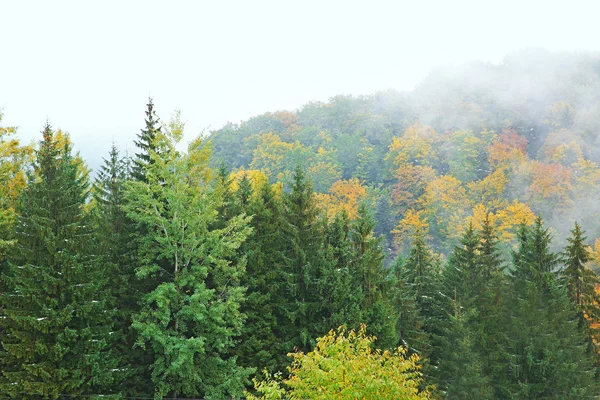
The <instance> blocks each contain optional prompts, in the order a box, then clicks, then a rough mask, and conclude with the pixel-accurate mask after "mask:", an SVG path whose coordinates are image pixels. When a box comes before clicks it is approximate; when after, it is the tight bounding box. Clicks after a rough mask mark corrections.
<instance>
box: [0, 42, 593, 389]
mask: <svg viewBox="0 0 600 400" xmlns="http://www.w3.org/2000/svg"><path fill="white" fill-rule="evenodd" d="M599 86H600V57H598V56H596V55H590V54H556V53H547V52H541V51H529V52H523V53H515V54H513V55H510V56H509V57H507V58H506V60H505V61H504V62H503V63H501V64H499V65H488V64H480V63H474V64H469V65H465V66H460V67H456V68H444V69H439V70H436V71H434V72H432V73H431V75H430V76H429V77H428V78H427V79H426V80H425V81H424V82H422V83H421V84H420V85H419V86H418V87H417V88H415V89H414V90H413V91H411V92H407V93H399V92H394V91H388V92H382V93H377V94H374V95H371V96H362V97H353V96H338V97H334V98H332V99H331V100H330V101H329V102H327V103H313V104H308V105H306V106H304V107H302V108H301V109H300V110H297V111H293V112H291V111H290V112H288V111H279V112H273V113H267V114H264V115H261V116H257V117H254V118H252V119H250V120H248V121H245V122H242V123H240V124H239V125H233V124H229V125H227V126H225V127H223V128H222V129H220V130H217V131H214V132H211V133H210V135H209V136H208V137H199V138H197V139H195V140H193V141H192V142H191V143H189V144H188V146H187V149H185V150H183V149H182V146H181V145H180V142H181V140H182V138H183V135H184V130H185V124H184V123H183V122H182V120H181V116H180V114H179V113H175V114H174V115H173V117H172V118H171V120H170V121H169V122H168V123H163V122H161V120H160V119H159V117H158V115H157V113H156V110H155V109H154V104H153V102H152V100H151V99H150V100H149V102H148V104H147V106H146V120H145V124H143V123H141V125H142V126H143V128H142V129H141V131H140V133H139V135H138V138H137V140H136V142H135V147H136V154H135V155H133V156H132V157H125V156H123V155H122V153H121V152H120V150H119V149H117V148H116V147H114V146H113V148H112V149H111V151H110V152H109V154H107V155H106V157H105V162H104V164H103V166H102V167H101V169H100V170H99V171H97V172H96V174H95V179H93V180H92V179H91V178H90V171H89V169H88V168H87V166H86V164H85V161H84V160H83V159H81V157H80V156H79V155H78V154H77V153H76V152H75V151H74V150H73V144H72V143H71V140H70V138H69V135H68V134H66V133H64V132H61V131H60V130H58V131H57V130H54V129H53V128H52V127H51V126H50V125H49V124H46V125H45V126H44V127H43V130H42V135H41V140H40V141H39V142H38V143H36V144H32V145H25V144H23V143H20V142H19V140H18V137H17V136H16V133H17V132H16V130H15V129H14V128H11V127H2V128H0V188H1V190H0V274H1V275H0V276H1V278H2V279H1V281H0V369H1V370H0V371H1V373H0V397H2V398H15V399H21V398H28V399H58V398H74V397H81V398H115V399H118V398H155V399H162V398H179V399H184V398H197V397H202V398H214V399H219V398H244V397H247V398H264V399H283V398H292V399H294V398H307V397H313V398H357V397H358V398H375V397H376V398H382V399H383V398H389V399H393V398H400V397H401V398H414V399H436V398H448V399H471V398H473V399H506V398H515V399H531V398H544V399H546V398H548V399H566V398H576V399H584V398H591V397H594V396H597V395H598V394H599V393H600V385H599V383H600V381H599V380H598V371H599V370H598V366H599V365H600V358H599V353H598V348H597V345H598V343H599V340H600V303H599V300H600V299H599V297H598V296H599V290H598V276H597V274H596V272H594V271H595V270H596V269H597V268H598V266H599V263H600V241H599V240H598V239H597V238H598V237H600V228H599V222H600V221H599V218H600V214H599V212H598V205H597V203H598V201H597V200H598V194H599V191H600V181H599V180H600V169H599V167H598V164H597V162H598V160H599V158H600V149H598V144H599V143H598V142H597V140H598V132H600V131H599V130H598V128H600V125H599V124H600V113H599V111H600V108H599V106H600V102H599V100H600V98H599V96H600V91H598V89H599ZM0 122H1V119H0Z"/></svg>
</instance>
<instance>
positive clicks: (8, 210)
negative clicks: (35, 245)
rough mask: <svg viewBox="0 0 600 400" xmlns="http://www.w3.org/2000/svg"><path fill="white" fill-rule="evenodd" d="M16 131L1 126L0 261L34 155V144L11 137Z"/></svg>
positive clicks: (0, 119)
mask: <svg viewBox="0 0 600 400" xmlns="http://www.w3.org/2000/svg"><path fill="white" fill-rule="evenodd" d="M1 121H2V113H0V122H1ZM15 133H16V129H15V128H13V127H1V126H0V261H1V259H2V257H3V256H2V255H3V253H4V247H6V246H7V245H8V244H9V243H8V242H7V241H6V240H5V238H6V232H7V230H8V229H10V227H11V226H12V224H13V223H14V221H15V218H16V211H15V208H16V205H17V202H18V200H19V198H20V195H21V192H22V191H23V189H24V188H25V186H26V185H27V178H26V175H25V168H26V165H28V164H29V163H30V161H31V157H32V156H33V147H32V146H22V145H21V144H20V143H19V140H18V139H13V138H10V136H12V135H13V134H15Z"/></svg>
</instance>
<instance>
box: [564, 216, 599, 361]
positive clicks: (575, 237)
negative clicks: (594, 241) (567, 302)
mask: <svg viewBox="0 0 600 400" xmlns="http://www.w3.org/2000/svg"><path fill="white" fill-rule="evenodd" d="M584 234H585V232H584V231H582V230H581V226H579V224H578V223H577V222H576V223H575V227H574V228H573V229H572V230H571V235H572V236H571V237H570V238H567V241H568V245H567V246H566V248H565V250H564V252H563V255H564V260H565V264H566V265H565V266H566V268H565V270H564V271H563V277H564V279H565V280H566V283H567V287H568V292H569V298H570V299H571V301H572V302H573V304H575V307H576V309H577V311H578V316H579V327H580V328H581V329H582V330H583V331H584V332H586V333H587V337H588V343H589V344H588V347H589V352H590V353H592V354H595V355H597V353H598V352H597V347H596V343H598V340H599V339H600V337H598V334H597V333H596V330H592V329H590V322H597V321H600V298H599V296H598V294H597V292H596V285H597V284H598V283H599V279H598V276H597V275H596V274H595V273H594V272H593V271H592V270H590V269H588V268H586V263H587V262H588V261H589V260H590V258H591V257H590V254H589V251H588V249H587V247H586V246H585V244H584V243H585V240H586V239H587V237H585V236H584Z"/></svg>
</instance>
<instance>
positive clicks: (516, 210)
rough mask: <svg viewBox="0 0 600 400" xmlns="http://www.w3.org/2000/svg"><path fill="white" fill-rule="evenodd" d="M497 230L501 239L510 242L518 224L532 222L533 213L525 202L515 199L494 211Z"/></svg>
mask: <svg viewBox="0 0 600 400" xmlns="http://www.w3.org/2000/svg"><path fill="white" fill-rule="evenodd" d="M496 218H497V232H498V236H499V238H500V240H501V241H505V242H510V241H511V240H513V239H514V238H515V236H516V233H517V229H518V227H519V225H520V224H522V223H525V224H526V225H531V224H533V222H534V220H535V214H534V213H533V211H531V208H529V205H527V204H526V203H520V202H519V201H517V200H515V201H513V202H512V203H511V204H509V205H508V206H507V207H506V208H504V209H502V210H499V211H498V212H496Z"/></svg>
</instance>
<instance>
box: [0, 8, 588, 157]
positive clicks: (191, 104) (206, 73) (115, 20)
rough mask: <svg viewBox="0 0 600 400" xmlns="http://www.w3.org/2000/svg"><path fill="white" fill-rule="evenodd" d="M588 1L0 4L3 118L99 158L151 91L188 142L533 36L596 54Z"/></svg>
mask: <svg viewBox="0 0 600 400" xmlns="http://www.w3.org/2000/svg"><path fill="white" fill-rule="evenodd" d="M599 11H600V3H599V2H597V1H594V0H589V1H574V0H571V1H528V0H519V1H507V0H503V1H484V0H478V1H458V0H452V1H450V0H440V1H420V0H409V1H401V0H397V1H374V0H368V1H349V0H345V1H327V0H320V1H307V0H303V1H284V0H279V1H259V0H252V1H250V0H246V1H217V0H211V1H200V0H197V1H149V0H145V1H133V0H120V1H107V0H104V1H95V2H92V1H81V0H79V1H59V0H54V1H47V0H46V1H27V0H20V1H14V0H0V16H1V22H0V38H1V40H0V57H1V59H0V107H3V108H4V114H5V116H4V121H3V125H16V126H19V136H20V137H21V138H22V139H24V140H27V141H29V140H31V139H32V138H36V139H37V138H38V136H39V131H40V130H41V128H42V126H43V124H44V122H45V120H46V118H48V119H49V120H50V123H51V124H52V125H53V126H54V127H56V128H61V129H63V130H66V131H68V132H70V133H71V136H72V138H73V141H74V142H75V146H76V148H77V149H79V150H80V151H81V153H82V155H83V156H84V158H86V159H87V160H88V161H89V163H90V164H91V166H93V167H96V166H97V165H98V163H99V162H100V159H101V157H103V156H104V155H105V154H106V152H107V151H108V148H109V146H110V144H111V142H112V141H113V140H114V141H116V142H117V143H118V144H119V145H120V146H121V147H123V148H124V147H125V146H127V147H129V149H130V150H131V149H132V144H131V143H132V140H133V138H134V136H135V134H136V133H137V132H139V129H140V128H141V127H142V126H143V124H144V122H143V119H144V110H145V104H146V100H147V98H148V95H151V96H152V97H153V98H154V100H155V104H156V110H157V112H158V114H159V116H161V117H162V118H163V119H165V120H168V117H169V115H170V114H171V113H172V112H173V111H174V110H175V109H180V110H181V111H182V115H183V119H184V120H186V121H187V129H186V131H187V138H188V139H189V138H191V137H192V136H195V135H197V134H198V133H200V132H202V131H203V130H204V129H206V128H209V129H218V128H220V127H221V126H222V125H223V124H224V123H226V122H228V121H231V122H239V121H240V120H243V119H247V118H249V117H251V116H254V115H257V114H261V113H263V112H266V111H275V110H280V109H296V108H298V107H300V106H301V105H302V104H304V103H306V102H308V101H312V100H320V101H326V100H327V99H328V98H330V97H332V96H334V95H336V94H369V93H373V92H375V91H377V90H384V89H388V88H394V89H398V90H406V89H411V88H412V87H414V86H415V85H416V84H418V83H419V81H421V80H422V79H423V78H424V77H425V76H426V75H427V74H428V72H429V71H430V70H431V68H432V67H434V66H439V65H446V64H459V63H463V62H466V61H471V60H484V61H490V62H494V63H497V62H500V61H501V60H502V58H503V57H504V55H506V53H509V52H511V51H514V50H520V49H523V48H526V47H531V46H541V47H544V48H547V49H549V50H557V51H560V50H596V51H597V50H600V41H599V40H598V38H600V24H598V22H597V19H598V12H599Z"/></svg>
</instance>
